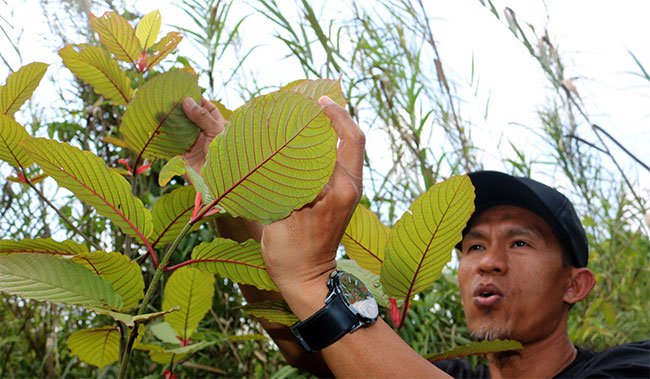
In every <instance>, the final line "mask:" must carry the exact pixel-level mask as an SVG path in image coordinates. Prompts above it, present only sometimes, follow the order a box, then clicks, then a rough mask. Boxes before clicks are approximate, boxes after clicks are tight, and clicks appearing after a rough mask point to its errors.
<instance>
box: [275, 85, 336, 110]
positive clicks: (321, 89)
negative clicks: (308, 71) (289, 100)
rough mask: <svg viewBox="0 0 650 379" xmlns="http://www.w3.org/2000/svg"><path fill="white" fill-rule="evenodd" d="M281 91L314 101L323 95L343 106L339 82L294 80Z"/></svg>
mask: <svg viewBox="0 0 650 379" xmlns="http://www.w3.org/2000/svg"><path fill="white" fill-rule="evenodd" d="M281 91H292V92H298V93H303V94H305V95H307V96H309V97H311V98H312V99H314V100H318V98H320V97H321V96H323V95H327V96H329V97H330V99H332V100H334V101H335V102H336V103H338V104H339V105H340V106H344V105H345V98H344V97H343V92H342V91H341V81H340V80H327V79H317V80H311V79H302V80H296V81H294V82H291V83H289V84H287V85H286V86H284V87H282V89H281Z"/></svg>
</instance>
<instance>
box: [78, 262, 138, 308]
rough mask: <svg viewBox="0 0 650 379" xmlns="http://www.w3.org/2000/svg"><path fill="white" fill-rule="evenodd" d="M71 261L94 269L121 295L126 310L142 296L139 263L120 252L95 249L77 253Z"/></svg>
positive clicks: (133, 305)
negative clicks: (90, 251) (89, 251)
mask: <svg viewBox="0 0 650 379" xmlns="http://www.w3.org/2000/svg"><path fill="white" fill-rule="evenodd" d="M72 260H73V261H75V262H77V263H80V264H82V265H84V266H86V267H87V268H88V269H90V270H92V271H94V272H95V273H96V274H97V275H99V276H101V277H102V278H104V280H106V281H107V282H109V283H110V284H111V286H113V290H115V292H117V294H119V295H120V296H121V297H122V308H120V310H128V309H131V308H133V307H135V306H136V305H138V302H139V301H140V299H142V298H143V297H144V279H143V278H142V272H141V268H140V265H138V264H137V263H136V262H134V261H131V260H130V259H129V257H127V256H125V255H123V254H120V253H115V252H113V253H106V252H103V251H96V252H92V253H81V254H77V255H75V256H74V257H73V258H72Z"/></svg>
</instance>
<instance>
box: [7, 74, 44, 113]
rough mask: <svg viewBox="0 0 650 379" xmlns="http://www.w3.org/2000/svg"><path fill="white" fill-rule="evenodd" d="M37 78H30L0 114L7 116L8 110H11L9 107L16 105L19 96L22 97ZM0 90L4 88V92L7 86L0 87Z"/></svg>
mask: <svg viewBox="0 0 650 379" xmlns="http://www.w3.org/2000/svg"><path fill="white" fill-rule="evenodd" d="M37 77H38V75H36V76H34V77H33V78H31V79H30V80H29V81H28V84H27V85H26V86H24V87H23V89H22V90H21V91H19V93H18V95H17V96H14V98H13V100H12V101H11V103H9V105H8V106H7V108H6V109H5V110H3V112H2V114H4V115H6V116H9V113H8V112H9V110H10V109H11V107H13V105H14V104H15V103H16V101H18V99H19V98H20V97H21V96H22V95H23V94H24V93H25V92H26V91H27V89H28V88H29V87H31V85H32V83H34V82H35V81H36V78H37ZM39 81H40V79H39ZM0 88H4V89H5V90H6V89H7V85H4V86H2V87H0ZM0 93H2V92H0Z"/></svg>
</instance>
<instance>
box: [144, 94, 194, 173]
mask: <svg viewBox="0 0 650 379" xmlns="http://www.w3.org/2000/svg"><path fill="white" fill-rule="evenodd" d="M191 89H192V86H191V85H190V86H188V87H187V88H186V89H185V91H184V92H183V94H182V95H181V97H180V98H181V101H182V99H184V98H185V94H187V93H188V92H189V91H190V90H191ZM178 104H180V101H175V102H174V104H173V105H172V107H171V109H170V110H169V112H167V114H165V115H164V116H163V117H162V118H161V119H160V122H158V125H156V127H155V128H154V129H153V131H152V133H151V135H150V136H149V138H148V140H147V142H145V144H144V146H142V149H141V150H140V153H139V154H138V157H137V158H136V159H135V164H134V165H133V169H134V170H135V169H136V167H137V166H138V163H139V162H140V159H141V158H142V156H143V155H144V152H145V151H146V150H147V147H149V144H150V143H151V142H152V141H153V140H154V138H156V136H157V134H156V133H158V130H159V129H160V128H162V126H163V124H164V123H165V121H167V117H169V115H170V114H171V113H172V112H173V111H174V109H176V108H177V107H178ZM161 133H162V132H161Z"/></svg>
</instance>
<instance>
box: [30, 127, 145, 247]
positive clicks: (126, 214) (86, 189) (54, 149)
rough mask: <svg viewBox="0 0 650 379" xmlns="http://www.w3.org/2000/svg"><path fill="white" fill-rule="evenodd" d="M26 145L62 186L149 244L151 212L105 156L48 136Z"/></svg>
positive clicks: (122, 228)
mask: <svg viewBox="0 0 650 379" xmlns="http://www.w3.org/2000/svg"><path fill="white" fill-rule="evenodd" d="M22 148H23V149H24V150H25V151H26V152H27V154H28V155H29V156H30V157H31V158H32V159H33V160H34V161H35V162H36V164H38V165H39V166H40V167H41V168H42V169H43V171H45V173H46V174H48V175H49V176H51V177H52V178H54V179H56V181H57V182H58V184H59V185H60V186H61V187H65V188H67V189H69V190H70V191H72V193H74V194H75V195H76V196H77V197H78V198H79V199H80V200H82V201H84V202H86V203H88V204H89V205H91V206H93V207H95V209H96V210H97V212H98V213H99V214H101V215H102V216H105V217H107V218H108V219H110V220H111V221H113V222H114V223H115V224H116V225H117V226H118V227H119V228H120V229H121V230H122V231H123V232H124V233H126V234H128V235H130V236H132V237H135V238H139V239H140V240H142V241H143V242H145V243H146V241H147V240H146V236H147V235H148V234H149V233H150V232H151V228H152V224H151V212H150V211H149V210H148V209H146V208H145V207H144V205H143V204H142V201H141V200H140V199H138V198H137V197H135V196H134V195H132V194H131V186H130V185H129V183H128V182H127V181H126V179H124V178H123V177H122V176H120V175H118V174H116V173H114V172H112V171H110V170H109V169H108V168H107V167H106V165H105V162H104V161H103V160H102V159H101V158H99V157H97V156H96V155H94V154H92V153H91V152H88V151H83V150H79V149H77V148H75V147H73V146H70V145H69V144H67V143H61V142H57V141H54V140H49V139H44V138H35V139H30V140H28V141H25V142H24V143H23V144H22Z"/></svg>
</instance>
